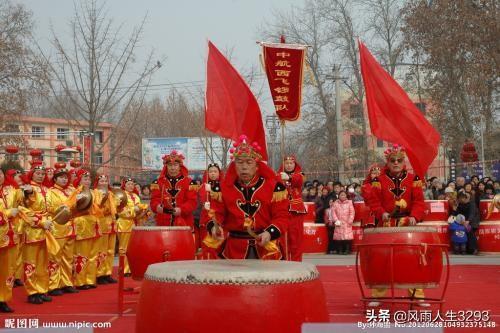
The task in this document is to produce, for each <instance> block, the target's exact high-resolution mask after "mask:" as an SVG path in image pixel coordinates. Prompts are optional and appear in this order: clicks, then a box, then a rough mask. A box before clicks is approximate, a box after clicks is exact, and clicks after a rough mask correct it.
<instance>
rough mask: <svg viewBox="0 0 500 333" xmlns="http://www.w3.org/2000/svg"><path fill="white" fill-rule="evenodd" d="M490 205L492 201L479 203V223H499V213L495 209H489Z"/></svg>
mask: <svg viewBox="0 0 500 333" xmlns="http://www.w3.org/2000/svg"><path fill="white" fill-rule="evenodd" d="M492 204H493V201H492V200H481V201H480V202H479V214H480V215H481V221H500V211H499V210H498V208H496V207H491V205H492ZM490 210H491V214H489V215H490V216H488V212H489V211H490Z"/></svg>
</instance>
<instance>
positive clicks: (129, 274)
mask: <svg viewBox="0 0 500 333" xmlns="http://www.w3.org/2000/svg"><path fill="white" fill-rule="evenodd" d="M123 276H124V277H131V276H132V273H125V274H123Z"/></svg>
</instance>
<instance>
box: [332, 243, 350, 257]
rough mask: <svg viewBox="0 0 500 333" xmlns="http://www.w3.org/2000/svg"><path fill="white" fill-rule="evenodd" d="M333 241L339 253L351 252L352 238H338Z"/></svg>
mask: <svg viewBox="0 0 500 333" xmlns="http://www.w3.org/2000/svg"><path fill="white" fill-rule="evenodd" d="M335 242H336V243H337V252H338V253H339V254H349V253H351V248H352V240H338V241H335Z"/></svg>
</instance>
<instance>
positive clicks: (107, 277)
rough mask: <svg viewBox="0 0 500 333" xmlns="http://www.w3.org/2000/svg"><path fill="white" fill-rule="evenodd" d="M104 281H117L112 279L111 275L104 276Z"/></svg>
mask: <svg viewBox="0 0 500 333" xmlns="http://www.w3.org/2000/svg"><path fill="white" fill-rule="evenodd" d="M106 281H108V283H117V282H118V281H116V280H115V279H113V277H112V276H111V275H108V276H106Z"/></svg>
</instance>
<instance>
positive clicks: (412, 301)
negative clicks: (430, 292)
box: [356, 243, 450, 313]
mask: <svg viewBox="0 0 500 333" xmlns="http://www.w3.org/2000/svg"><path fill="white" fill-rule="evenodd" d="M388 246H390V248H391V254H390V257H391V260H390V264H389V270H390V276H391V283H390V288H389V289H390V294H391V296H389V297H373V296H367V295H366V294H365V290H364V288H363V283H362V281H361V274H360V273H359V270H360V265H359V253H360V251H361V250H362V248H363V247H388ZM401 246H406V247H407V246H414V247H419V246H421V245H420V244H406V243H392V244H358V251H357V252H356V279H357V280H358V285H359V290H360V291H361V301H362V302H363V311H364V312H365V313H366V308H367V303H369V302H380V303H382V304H384V303H390V304H391V313H392V312H393V310H394V305H395V304H409V305H410V310H412V309H413V306H415V305H418V304H419V302H421V301H423V302H425V303H429V304H439V311H440V312H442V311H443V304H444V302H445V299H444V295H445V293H446V289H447V288H448V280H449V277H450V258H449V256H448V245H447V244H427V246H433V247H441V248H443V250H442V251H443V252H444V253H445V257H446V264H445V267H446V275H445V280H444V286H443V290H442V293H441V295H440V296H439V297H438V298H431V297H424V298H415V297H414V296H415V291H416V290H415V289H416V288H414V289H413V294H412V295H411V296H397V297H396V296H395V293H394V289H408V288H395V287H394V249H395V248H397V247H401ZM441 276H442V274H441Z"/></svg>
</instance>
